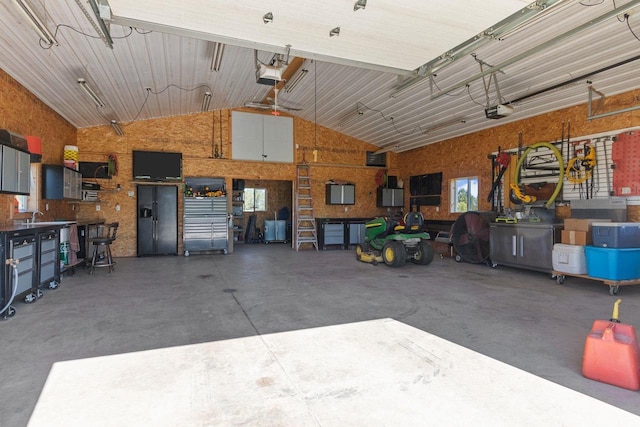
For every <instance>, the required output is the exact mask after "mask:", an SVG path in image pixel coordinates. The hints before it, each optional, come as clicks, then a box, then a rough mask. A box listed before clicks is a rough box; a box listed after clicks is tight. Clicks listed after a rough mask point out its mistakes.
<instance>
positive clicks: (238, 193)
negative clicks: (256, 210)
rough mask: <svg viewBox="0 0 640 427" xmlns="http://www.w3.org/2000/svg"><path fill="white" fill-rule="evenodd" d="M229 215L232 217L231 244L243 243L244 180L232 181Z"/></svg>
mask: <svg viewBox="0 0 640 427" xmlns="http://www.w3.org/2000/svg"><path fill="white" fill-rule="evenodd" d="M231 214H232V215H233V243H234V244H238V243H244V236H245V229H244V180H239V179H234V180H233V190H232V192H231Z"/></svg>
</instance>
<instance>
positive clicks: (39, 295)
mask: <svg viewBox="0 0 640 427" xmlns="http://www.w3.org/2000/svg"><path fill="white" fill-rule="evenodd" d="M43 296H44V292H42V289H38V290H37V291H36V298H38V299H40V298H42V297H43Z"/></svg>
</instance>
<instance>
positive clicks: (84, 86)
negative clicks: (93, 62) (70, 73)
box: [78, 77, 105, 108]
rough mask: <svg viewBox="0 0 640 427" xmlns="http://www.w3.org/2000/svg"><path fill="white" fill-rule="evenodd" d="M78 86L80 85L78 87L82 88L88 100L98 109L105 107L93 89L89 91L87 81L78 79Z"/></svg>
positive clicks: (89, 87)
mask: <svg viewBox="0 0 640 427" xmlns="http://www.w3.org/2000/svg"><path fill="white" fill-rule="evenodd" d="M78 84H79V85H80V87H81V88H82V90H84V91H85V93H86V94H87V95H88V96H89V98H91V100H92V101H93V102H94V103H95V104H96V105H97V106H98V107H100V108H102V107H104V106H105V103H104V101H103V100H102V99H100V97H99V96H98V94H97V93H95V91H94V90H93V89H91V86H89V85H88V84H87V81H86V80H85V79H83V78H82V77H80V78H79V79H78Z"/></svg>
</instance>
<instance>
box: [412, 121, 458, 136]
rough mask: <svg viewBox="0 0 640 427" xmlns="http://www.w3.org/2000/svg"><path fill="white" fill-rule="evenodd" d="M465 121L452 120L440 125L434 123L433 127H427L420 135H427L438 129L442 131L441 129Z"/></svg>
mask: <svg viewBox="0 0 640 427" xmlns="http://www.w3.org/2000/svg"><path fill="white" fill-rule="evenodd" d="M466 122H467V121H466V120H465V119H452V120H448V121H446V122H442V123H436V124H435V125H432V126H429V127H428V128H425V129H422V133H423V134H425V135H426V134H428V133H431V132H433V131H436V130H438V129H442V128H446V127H448V126H451V125H455V124H458V123H466Z"/></svg>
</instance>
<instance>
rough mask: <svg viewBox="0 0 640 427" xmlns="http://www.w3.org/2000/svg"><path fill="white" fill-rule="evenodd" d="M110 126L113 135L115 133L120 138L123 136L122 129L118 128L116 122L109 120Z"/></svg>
mask: <svg viewBox="0 0 640 427" xmlns="http://www.w3.org/2000/svg"><path fill="white" fill-rule="evenodd" d="M110 124H111V127H112V128H113V131H114V132H115V133H117V134H118V135H120V136H122V135H124V132H123V131H122V128H121V127H120V125H119V124H118V122H117V121H115V120H111V122H110Z"/></svg>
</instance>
